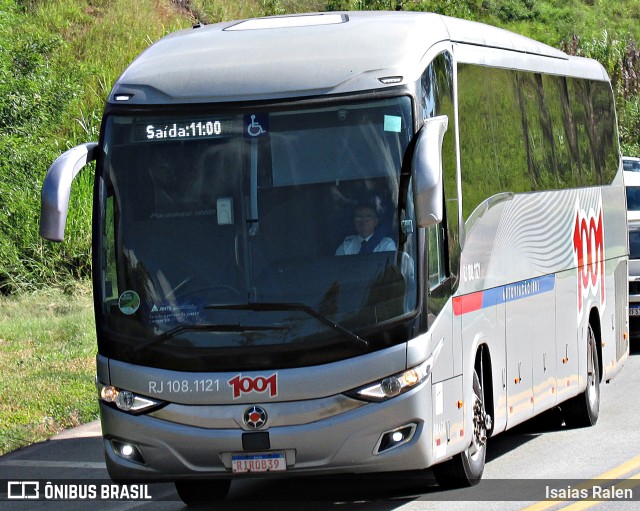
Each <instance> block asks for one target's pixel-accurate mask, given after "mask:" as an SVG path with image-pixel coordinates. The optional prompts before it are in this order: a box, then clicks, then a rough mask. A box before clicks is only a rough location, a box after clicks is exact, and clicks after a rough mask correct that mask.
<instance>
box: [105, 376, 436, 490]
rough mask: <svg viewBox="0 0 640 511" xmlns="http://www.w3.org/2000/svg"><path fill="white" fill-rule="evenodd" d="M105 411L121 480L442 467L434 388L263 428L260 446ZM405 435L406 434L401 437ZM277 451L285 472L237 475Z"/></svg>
mask: <svg viewBox="0 0 640 511" xmlns="http://www.w3.org/2000/svg"><path fill="white" fill-rule="evenodd" d="M100 411H101V417H102V432H103V438H104V448H105V458H106V463H107V469H108V471H109V475H110V476H111V478H112V479H114V480H127V479H137V480H141V479H143V480H176V479H185V478H187V479H188V478H193V479H207V478H230V477H241V476H246V475H253V476H256V475H258V476H263V475H280V476H287V475H294V474H300V475H327V474H345V473H366V472H391V471H400V470H416V469H423V468H426V467H428V466H430V465H431V464H432V463H433V462H434V460H433V457H432V448H431V446H432V436H431V426H430V424H431V421H430V419H431V416H432V415H431V385H430V384H426V385H421V386H420V387H418V388H416V389H414V390H412V391H410V392H408V393H406V394H404V395H401V396H398V397H396V398H394V399H391V400H389V401H386V402H383V403H367V404H365V405H363V406H360V407H358V408H356V409H352V410H350V411H347V412H344V413H340V414H338V415H334V416H332V417H328V418H324V419H322V420H318V421H315V422H312V423H308V424H302V425H279V426H276V427H271V428H268V429H264V430H261V431H260V433H261V434H262V435H261V439H260V440H259V442H257V443H254V442H253V441H252V440H253V439H254V438H257V437H248V436H247V435H255V433H250V432H247V431H245V430H243V429H241V428H239V427H238V428H226V429H213V428H206V427H196V426H193V425H185V424H181V423H177V422H171V421H168V420H162V419H158V418H156V417H153V416H150V415H138V416H133V415H129V414H127V413H125V412H122V411H119V410H116V409H114V408H111V407H109V406H107V405H105V404H103V403H101V405H100ZM398 431H399V432H400V433H401V435H395V437H394V436H393V433H395V432H398ZM267 434H268V437H267V436H266V435H267ZM400 437H402V438H401V439H400V441H399V442H397V443H394V442H395V441H394V440H393V438H396V439H397V438H400ZM390 439H391V441H390ZM243 441H244V443H243ZM265 442H266V444H265ZM265 447H266V448H265ZM269 453H277V454H279V455H280V456H282V455H284V457H285V459H286V469H285V470H284V471H278V472H271V473H268V472H266V473H265V472H259V473H256V472H249V473H248V474H247V473H236V472H234V471H233V469H232V458H234V457H238V456H242V455H245V456H246V455H253V454H255V455H257V456H258V457H262V456H264V455H265V454H269ZM284 468H285V467H284V463H282V466H281V467H280V470H282V469H284Z"/></svg>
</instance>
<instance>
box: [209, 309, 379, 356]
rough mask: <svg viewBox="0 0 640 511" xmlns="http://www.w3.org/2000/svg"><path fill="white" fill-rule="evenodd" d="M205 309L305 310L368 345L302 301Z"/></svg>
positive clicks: (367, 344) (356, 340)
mask: <svg viewBox="0 0 640 511" xmlns="http://www.w3.org/2000/svg"><path fill="white" fill-rule="evenodd" d="M204 308H205V309H213V310H249V311H257V312H261V311H303V312H306V313H307V314H308V315H309V316H312V317H314V318H315V319H317V320H318V321H320V322H321V323H324V324H325V325H327V326H330V327H331V328H333V329H334V330H336V331H337V332H340V333H341V334H343V335H345V336H346V337H348V338H349V339H351V340H353V341H355V342H356V343H357V344H360V345H361V346H363V347H364V348H368V347H369V342H368V341H366V340H365V339H363V338H362V337H360V336H359V335H357V334H355V333H354V332H352V331H351V330H348V329H346V328H345V327H343V326H342V325H339V324H338V323H336V322H335V321H332V320H330V319H329V318H328V317H326V316H323V315H322V314H320V313H319V312H316V311H315V310H313V309H312V308H311V307H308V306H307V305H305V304H303V303H259V302H250V303H243V304H229V305H205V306H204Z"/></svg>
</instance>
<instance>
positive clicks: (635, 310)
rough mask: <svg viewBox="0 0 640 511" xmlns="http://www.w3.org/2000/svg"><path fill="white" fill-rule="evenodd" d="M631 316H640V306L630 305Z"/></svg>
mask: <svg viewBox="0 0 640 511" xmlns="http://www.w3.org/2000/svg"><path fill="white" fill-rule="evenodd" d="M629 316H640V307H629Z"/></svg>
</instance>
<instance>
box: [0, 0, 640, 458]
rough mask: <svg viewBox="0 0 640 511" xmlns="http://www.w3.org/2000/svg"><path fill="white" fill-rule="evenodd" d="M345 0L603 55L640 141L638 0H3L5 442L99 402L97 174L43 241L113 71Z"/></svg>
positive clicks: (42, 430) (43, 430)
mask: <svg viewBox="0 0 640 511" xmlns="http://www.w3.org/2000/svg"><path fill="white" fill-rule="evenodd" d="M335 9H389V10H396V9H404V10H426V11H433V12H437V13H441V14H446V15H451V16H458V17H464V18H467V19H472V20H476V21H482V22H486V23H490V24H494V25H498V26H501V27H503V28H507V29H510V30H513V31H515V32H518V33H521V34H524V35H528V36H531V37H534V38H536V39H539V40H541V41H543V42H546V43H548V44H551V45H553V46H556V47H560V48H562V49H564V50H565V51H567V52H569V53H572V54H578V55H585V56H593V57H595V58H597V59H598V60H600V61H601V62H602V63H603V64H604V65H605V67H606V69H607V71H608V72H609V74H610V75H611V77H612V83H613V87H614V91H615V93H616V100H617V108H618V120H619V124H620V135H621V141H622V148H623V152H624V153H625V154H634V155H640V137H639V135H638V134H639V133H640V50H638V43H637V41H639V40H640V23H638V21H639V19H640V0H619V1H616V2H611V1H608V0H457V1H454V0H240V1H230V0H136V1H133V2H132V1H131V0H0V293H2V294H4V295H11V298H10V299H3V300H2V301H0V361H1V363H2V368H3V372H4V374H5V375H6V374H8V373H11V374H12V378H3V379H2V380H1V383H0V390H1V392H2V394H0V396H2V397H0V421H1V422H0V451H6V450H8V449H13V448H15V447H17V446H19V445H23V444H24V443H26V442H30V441H33V440H34V439H37V438H43V437H44V436H46V435H48V434H51V433H52V432H54V431H57V430H58V429H59V428H62V427H67V426H70V425H73V424H75V423H77V422H82V421H85V420H88V419H90V418H92V417H94V416H95V414H96V405H95V398H94V392H93V376H92V374H93V354H94V352H95V349H94V340H93V337H94V334H93V326H92V319H91V312H90V309H91V298H90V292H89V291H88V286H87V285H86V284H82V285H80V287H79V289H80V290H81V292H77V289H78V287H77V286H78V285H77V284H74V283H75V282H77V281H79V282H86V280H87V279H88V278H89V277H90V261H91V253H90V240H91V233H90V228H91V192H92V186H93V183H92V177H93V176H92V174H91V172H90V171H84V172H83V173H81V174H80V176H79V178H78V179H77V182H76V183H75V184H74V189H73V193H72V196H71V210H70V214H69V219H68V224H67V232H66V242H65V243H63V244H52V243H47V242H43V241H42V240H41V239H40V238H39V235H38V224H39V196H40V186H41V183H42V180H43V178H44V175H45V173H46V170H47V168H48V166H49V165H50V163H51V162H52V161H53V160H54V159H55V158H56V157H57V156H58V155H60V154H61V153H62V152H63V151H64V150H65V149H67V148H69V147H72V146H74V145H76V144H79V143H81V142H86V141H90V140H97V138H98V133H99V127H100V119H101V115H102V108H103V104H104V100H105V99H106V97H107V95H108V93H109V90H110V88H111V85H112V83H113V82H114V81H115V80H116V78H117V77H118V76H119V74H120V73H121V72H122V71H123V70H124V69H125V68H126V66H127V65H128V64H129V62H131V60H132V59H133V58H134V57H135V56H136V55H137V54H138V53H140V52H141V51H142V50H144V49H145V48H146V47H147V46H148V45H150V44H152V43H153V42H154V41H156V40H157V39H159V38H160V37H161V36H163V35H165V34H166V33H168V32H172V31H174V30H177V29H181V28H187V27H189V26H191V25H192V24H193V22H195V21H196V20H200V21H202V22H205V23H213V22H217V21H222V20H228V19H234V18H243V17H251V16H262V15H269V14H284V13H289V12H305V11H323V10H335ZM52 289H53V290H52ZM56 289H66V290H67V292H63V291H55V290H56ZM70 290H71V291H70ZM73 290H76V291H73ZM69 293H71V294H69ZM14 373H15V377H14V376H13V375H14ZM43 390H45V392H43Z"/></svg>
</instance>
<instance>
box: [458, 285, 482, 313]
mask: <svg viewBox="0 0 640 511" xmlns="http://www.w3.org/2000/svg"><path fill="white" fill-rule="evenodd" d="M481 308H482V291H480V292H478V293H471V294H470V295H464V296H456V297H455V298H454V299H453V313H454V314H455V315H456V316H461V315H462V314H467V313H468V312H473V311H477V310H480V309H481Z"/></svg>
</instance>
